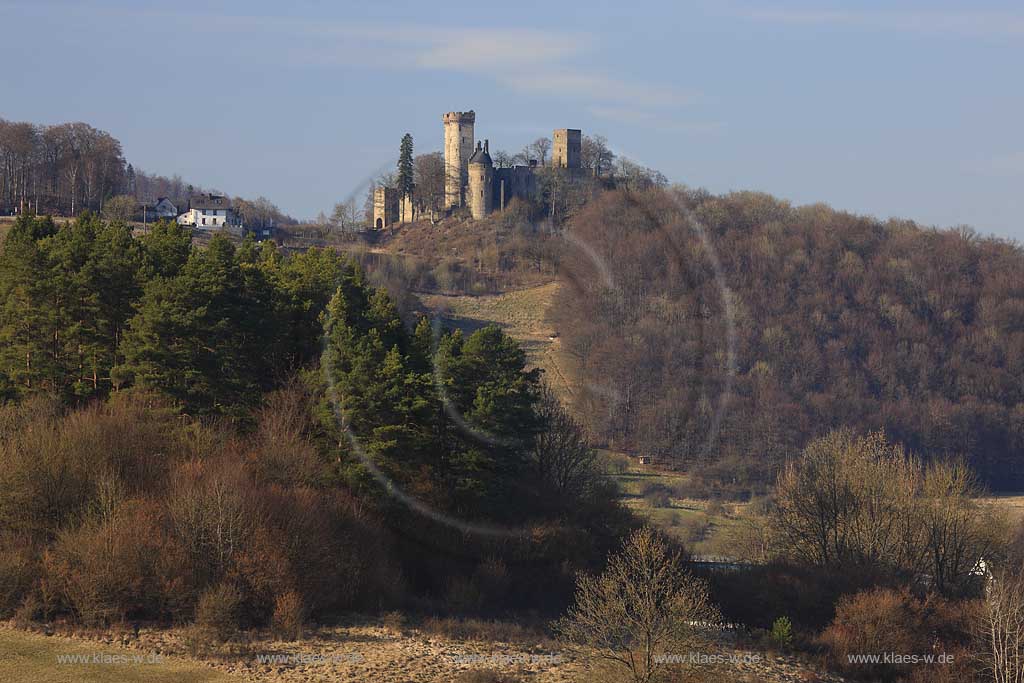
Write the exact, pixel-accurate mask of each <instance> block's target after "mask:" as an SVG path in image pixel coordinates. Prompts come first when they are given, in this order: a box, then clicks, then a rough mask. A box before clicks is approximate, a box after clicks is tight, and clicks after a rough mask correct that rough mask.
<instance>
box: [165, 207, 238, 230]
mask: <svg viewBox="0 0 1024 683" xmlns="http://www.w3.org/2000/svg"><path fill="white" fill-rule="evenodd" d="M232 214H233V212H232V210H231V209H189V210H188V211H186V212H185V213H183V214H181V215H180V216H178V223H180V224H181V225H194V226H195V227H197V228H207V229H216V228H223V227H224V226H225V225H228V224H233V223H235V222H236V221H235V219H234V216H233V215H232Z"/></svg>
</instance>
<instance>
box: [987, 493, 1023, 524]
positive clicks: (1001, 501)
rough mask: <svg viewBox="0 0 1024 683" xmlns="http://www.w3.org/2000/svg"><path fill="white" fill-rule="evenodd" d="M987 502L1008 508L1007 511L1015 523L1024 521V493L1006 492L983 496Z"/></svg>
mask: <svg viewBox="0 0 1024 683" xmlns="http://www.w3.org/2000/svg"><path fill="white" fill-rule="evenodd" d="M982 500H983V501H984V502H986V503H991V504H993V505H1001V506H1003V507H1004V508H1006V513H1007V515H1008V516H1009V518H1010V520H1011V521H1012V522H1013V523H1015V524H1021V523H1024V495H1022V494H1014V493H1004V494H997V495H992V496H987V497H985V498H982Z"/></svg>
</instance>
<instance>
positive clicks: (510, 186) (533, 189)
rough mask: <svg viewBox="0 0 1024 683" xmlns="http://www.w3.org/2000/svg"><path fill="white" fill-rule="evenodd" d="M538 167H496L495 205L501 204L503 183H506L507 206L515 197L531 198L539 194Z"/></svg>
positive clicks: (498, 206)
mask: <svg viewBox="0 0 1024 683" xmlns="http://www.w3.org/2000/svg"><path fill="white" fill-rule="evenodd" d="M535 171H536V169H534V168H533V167H531V166H511V167H508V168H496V169H494V199H493V205H494V206H495V207H497V208H499V209H500V208H502V206H501V183H502V181H504V183H505V206H508V203H509V201H511V199H512V198H513V197H518V198H520V199H525V200H531V199H535V198H536V196H537V175H536V173H535Z"/></svg>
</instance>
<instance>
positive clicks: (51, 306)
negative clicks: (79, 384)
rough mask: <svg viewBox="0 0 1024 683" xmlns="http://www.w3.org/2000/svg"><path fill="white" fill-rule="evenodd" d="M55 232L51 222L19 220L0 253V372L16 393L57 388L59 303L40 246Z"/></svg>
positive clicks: (26, 217) (46, 220) (32, 218)
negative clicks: (56, 347) (56, 349)
mask: <svg viewBox="0 0 1024 683" xmlns="http://www.w3.org/2000/svg"><path fill="white" fill-rule="evenodd" d="M56 231H57V230H56V226H54V224H53V221H52V220H50V219H49V218H34V217H32V216H20V217H19V218H18V220H17V221H15V223H14V225H13V226H12V227H11V229H10V231H9V232H8V233H7V237H6V238H5V240H4V242H3V249H2V251H0V306H2V308H0V371H2V372H3V373H4V374H5V375H6V376H7V380H8V382H10V384H11V385H13V386H14V387H16V388H17V391H18V392H19V393H24V392H28V391H35V390H51V391H52V390H55V389H56V385H57V381H56V377H57V375H58V372H57V367H56V365H55V363H54V358H55V355H54V347H55V345H56V344H57V343H59V328H58V322H57V320H58V316H57V303H58V300H59V298H58V295H57V290H56V287H55V286H54V283H53V281H52V280H51V279H50V278H49V277H48V276H49V274H50V271H51V269H52V266H51V263H50V259H49V257H48V255H47V253H46V251H45V250H44V248H43V245H42V242H43V240H45V239H46V238H49V237H51V236H52V235H54V234H55V233H56Z"/></svg>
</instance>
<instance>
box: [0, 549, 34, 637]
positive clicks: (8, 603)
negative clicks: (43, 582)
mask: <svg viewBox="0 0 1024 683" xmlns="http://www.w3.org/2000/svg"><path fill="white" fill-rule="evenodd" d="M0 546H2V547H3V552H0V619H4V618H7V617H9V616H11V615H12V614H13V613H14V611H15V610H17V609H18V607H19V605H21V603H22V601H23V600H24V599H25V596H26V595H28V594H29V592H30V590H31V588H32V583H33V580H34V579H35V577H36V576H37V575H38V572H39V563H38V561H36V560H35V558H34V557H33V556H32V553H31V552H30V550H29V549H27V548H17V547H12V545H7V544H6V542H2V541H0Z"/></svg>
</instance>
